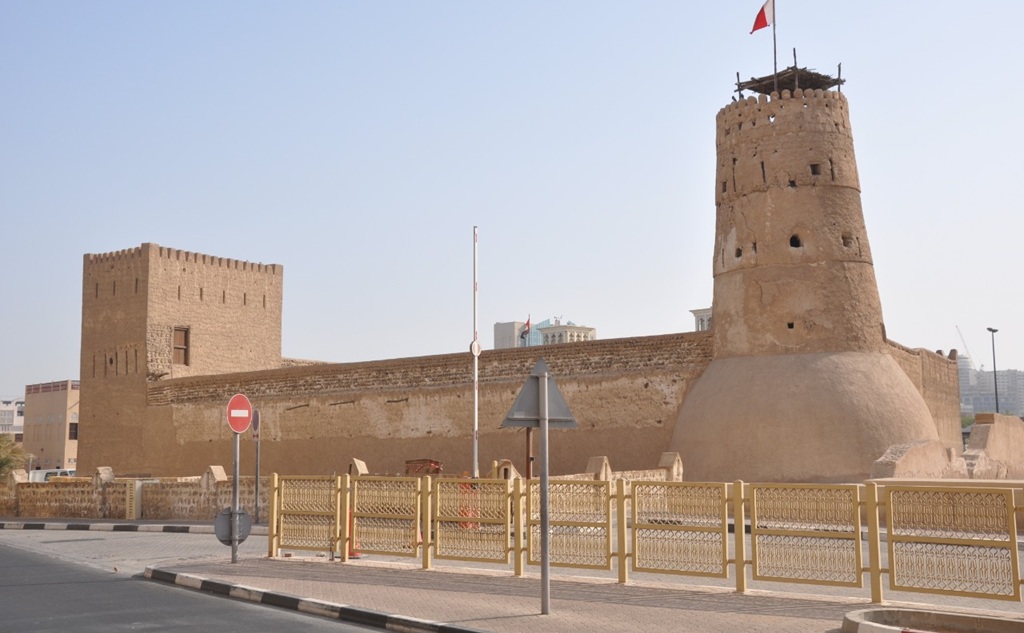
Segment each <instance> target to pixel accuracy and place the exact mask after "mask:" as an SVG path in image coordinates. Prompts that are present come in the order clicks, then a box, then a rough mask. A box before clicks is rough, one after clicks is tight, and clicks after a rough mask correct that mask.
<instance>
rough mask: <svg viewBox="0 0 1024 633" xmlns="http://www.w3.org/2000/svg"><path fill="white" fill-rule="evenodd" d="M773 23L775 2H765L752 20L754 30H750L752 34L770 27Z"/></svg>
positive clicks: (770, 0)
mask: <svg viewBox="0 0 1024 633" xmlns="http://www.w3.org/2000/svg"><path fill="white" fill-rule="evenodd" d="M774 22H775V0H767V2H765V3H764V6H762V7H761V10H760V11H758V12H757V17H756V18H754V28H752V29H750V32H751V33H753V32H754V31H757V30H759V29H763V28H765V27H768V26H771V25H772V24H773V23H774Z"/></svg>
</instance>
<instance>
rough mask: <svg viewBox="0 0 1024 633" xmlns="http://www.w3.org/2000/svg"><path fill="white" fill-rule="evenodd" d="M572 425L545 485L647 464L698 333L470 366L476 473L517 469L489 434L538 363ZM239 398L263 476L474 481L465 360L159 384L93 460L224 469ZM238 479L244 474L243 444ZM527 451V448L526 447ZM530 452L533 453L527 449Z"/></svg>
mask: <svg viewBox="0 0 1024 633" xmlns="http://www.w3.org/2000/svg"><path fill="white" fill-rule="evenodd" d="M541 357H543V358H544V359H545V361H546V362H547V364H548V366H549V367H550V369H551V372H552V375H553V376H554V377H555V379H556V381H557V383H558V385H559V387H560V389H561V391H562V393H563V395H564V396H565V398H566V401H567V402H568V404H569V406H570V408H571V409H572V411H573V413H574V415H575V416H576V418H577V420H578V421H579V424H580V429H579V430H576V431H558V432H553V433H552V441H551V464H552V472H553V473H555V474H557V473H565V472H579V471H580V470H581V469H582V468H583V466H584V465H585V464H586V459H587V458H588V456H590V455H596V454H601V455H608V456H609V458H610V459H612V460H613V462H614V463H616V464H621V465H622V467H623V468H625V469H632V468H645V467H649V466H650V464H651V463H657V460H658V457H659V456H660V455H661V453H662V452H663V451H665V450H667V448H666V447H667V445H668V441H669V438H670V437H671V434H672V427H673V424H674V420H675V418H676V415H677V412H678V409H679V407H680V405H681V403H682V401H683V398H684V397H685V394H686V391H687V389H688V387H689V385H690V383H691V382H692V381H693V380H694V379H695V378H696V377H697V376H699V375H700V373H701V371H703V368H704V367H705V366H706V365H707V363H708V362H709V361H710V357H711V336H710V334H709V333H708V332H698V333H688V334H672V335H664V336H651V337H640V338H630V339H614V340H603V341H589V342H581V343H571V344H564V345H553V346H544V347H535V348H520V349H509V350H493V351H486V352H484V353H483V354H482V355H481V357H480V364H479V365H480V417H479V420H480V423H479V424H480V440H479V448H480V451H479V455H480V464H481V465H482V467H485V466H486V465H487V464H490V463H491V462H492V461H494V460H499V459H503V458H509V459H512V460H513V462H514V463H515V465H516V467H517V468H519V469H520V470H525V466H526V464H525V453H526V446H525V432H524V431H523V430H522V429H518V430H501V429H499V426H500V425H501V422H502V421H503V420H504V417H505V415H506V414H507V413H508V411H509V409H510V408H511V406H512V402H513V401H514V399H515V397H516V394H518V393H519V390H520V388H521V387H522V384H523V382H524V381H525V380H526V378H527V376H528V375H529V373H530V371H531V370H532V369H533V366H534V365H535V363H536V362H537V360H538V359H539V358H541ZM234 393H245V394H246V395H248V396H249V398H250V399H251V400H252V402H253V405H254V406H255V407H257V408H259V409H260V412H261V420H262V425H261V433H262V442H263V443H262V449H261V450H262V460H263V469H264V471H265V472H270V471H276V472H280V473H281V474H334V473H342V472H346V471H347V469H348V465H349V463H350V462H351V459H352V458H359V459H362V460H364V461H366V462H367V463H368V464H369V467H370V470H371V472H376V473H401V472H403V471H404V464H405V461H407V460H412V459H422V458H431V459H438V460H440V461H442V462H443V463H444V464H445V472H446V473H449V474H457V473H460V472H463V471H466V472H471V471H472V465H471V463H470V461H471V460H470V457H471V454H472V419H473V408H472V401H473V397H472V359H471V356H470V355H469V354H468V353H465V354H451V355H445V356H432V357H423V358H410V359H399V360H389V361H380V362H369V363H352V364H343V365H308V366H295V367H288V368H284V369H277V370H270V371H260V372H249V373H242V374H223V375H214V376H202V377H190V378H181V379H174V380H160V381H158V382H152V383H149V385H148V393H147V397H148V406H147V407H146V408H145V410H144V412H143V415H142V416H140V417H139V419H138V420H136V421H135V424H137V425H138V428H139V433H140V434H141V441H140V442H139V443H138V445H137V446H136V447H134V448H133V451H132V454H131V455H126V454H125V453H124V452H119V451H111V452H106V453H103V454H99V455H93V456H90V458H89V461H90V463H92V464H109V465H111V466H113V467H114V469H115V471H116V472H126V469H127V470H130V471H131V472H133V473H134V474H137V475H159V476H170V475H182V474H188V473H194V472H197V471H201V470H202V469H203V468H204V467H205V465H206V464H211V463H224V462H225V461H227V460H229V459H230V456H231V454H232V453H231V451H232V449H231V441H232V433H231V431H230V429H229V428H228V426H227V424H226V421H225V419H224V408H225V406H226V404H227V401H228V399H229V398H230V397H231V395H233V394H234ZM243 439H244V440H245V441H244V442H243V446H242V466H241V468H242V474H243V475H251V474H253V468H254V466H253V463H254V459H253V454H254V451H255V447H254V445H253V443H252V441H251V439H250V437H249V434H246V435H245V437H244V438H243ZM536 441H537V440H536V439H535V442H536ZM535 452H536V450H535Z"/></svg>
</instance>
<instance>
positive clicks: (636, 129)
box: [0, 0, 1024, 397]
mask: <svg viewBox="0 0 1024 633" xmlns="http://www.w3.org/2000/svg"><path fill="white" fill-rule="evenodd" d="M760 6H761V0H743V1H738V0H731V1H729V2H706V3H697V2H681V1H679V0H628V1H627V0H617V1H614V2H612V1H605V0H558V1H556V2H552V1H551V0H544V1H540V0H516V1H515V2H512V1H506V2H498V1H488V2H481V1H479V0H458V1H457V0H435V1H430V2H428V1H414V0H407V1H405V2H397V1H386V0H362V1H344V0H330V1H314V0H300V1H295V2H285V1H283V0H281V1H260V0H245V1H237V2H236V1H227V0H222V1H217V0H214V1H210V0H202V1H190V0H175V1H174V2H155V1H151V2H140V1H137V0H131V1H103V0H94V1H91V2H82V1H80V0H74V1H54V0H33V1H32V2H25V1H22V0H0V85H2V94H3V98H2V99H0V235H2V237H3V240H2V244H3V246H2V247H0V281H2V283H0V293H2V294H0V296H2V297H3V298H4V301H3V309H2V310H0V331H2V332H3V338H2V348H0V357H2V358H3V361H2V364H0V397H15V396H20V395H21V394H23V392H24V391H23V390H24V385H26V384H31V383H36V382H44V381H49V380H60V379H67V378H77V377H78V372H79V343H80V334H81V283H82V281H81V280H82V255H83V254H84V253H103V252H108V251H114V250H119V249H123V248H130V247H134V246H138V245H139V244H141V243H143V242H155V243H158V244H161V245H163V246H170V247H173V248H180V249H184V250H189V251H195V252H200V253H206V254H211V255H217V256H221V257H230V258H236V259H245V260H249V261H254V262H262V263H278V264H283V265H284V269H285V277H284V283H285V304H284V332H283V347H284V349H283V353H284V355H285V356H287V357H293V358H309V359H317V360H325V361H334V362H349V361H363V360H375V359H382V358H395V357H406V356H421V355H430V354H443V353H452V352H462V351H465V350H466V349H468V345H469V342H470V341H471V340H472V296H473V295H472V252H473V245H472V232H473V226H474V225H478V226H479V227H480V228H479V231H480V247H479V248H480V255H479V274H480V295H479V298H480V302H479V306H480V312H479V314H480V338H481V342H482V343H483V346H484V348H485V349H486V348H489V347H491V343H492V339H493V334H492V332H493V324H494V323H495V322H501V321H513V320H520V321H523V320H525V319H526V317H527V316H528V315H530V316H531V317H532V319H533V321H534V322H535V323H536V322H537V321H540V320H543V319H545V318H551V317H556V316H562V317H564V318H565V319H571V320H573V321H574V322H576V323H578V324H581V325H587V326H592V327H595V328H597V333H598V336H599V338H617V337H628V336H641V335H653V334H663V333H670V332H680V331H689V330H691V329H693V319H692V316H691V315H690V313H689V310H691V309H695V308H702V307H706V306H709V305H710V304H711V293H712V278H711V261H712V246H713V239H714V218H715V206H714V185H715V183H714V180H715V177H714V169H715V146H714V131H715V115H716V113H717V112H718V110H719V109H720V108H721V107H723V106H724V105H726V104H727V103H729V101H730V98H731V96H732V94H733V92H732V91H733V88H734V84H735V81H736V73H737V72H739V73H740V75H741V76H742V77H743V78H744V79H746V78H749V77H751V76H754V75H763V74H768V73H770V72H771V65H772V58H771V56H772V36H771V30H770V29H766V30H762V31H759V32H757V33H755V34H753V35H751V34H749V31H750V28H751V25H752V23H753V21H754V16H755V14H756V13H757V11H758V9H759V8H760ZM776 14H777V19H778V41H779V62H780V66H786V65H789V64H791V63H792V54H793V53H792V50H793V47H796V48H797V55H798V61H799V64H800V65H801V66H806V67H809V68H814V69H817V70H819V71H822V72H828V73H834V72H835V70H836V65H837V64H839V63H842V75H843V77H844V78H846V79H848V83H847V84H846V86H845V87H844V89H843V90H844V93H845V94H846V95H847V96H848V97H849V99H850V110H851V120H852V124H853V132H854V137H855V147H856V151H857V158H858V163H859V170H860V180H861V189H862V191H863V198H862V199H863V205H864V216H865V220H866V223H867V228H868V235H869V238H870V241H871V247H872V251H873V255H874V262H875V270H876V275H877V278H878V284H879V291H880V294H881V298H882V308H883V313H884V316H885V321H886V325H887V330H888V334H889V336H890V338H892V339H893V340H896V341H898V342H900V343H902V344H904V345H908V346H910V347H924V348H928V349H933V350H934V349H943V350H949V349H950V348H953V347H956V348H959V349H961V350H962V348H963V343H961V341H960V339H959V337H958V334H957V330H956V328H957V326H959V328H960V330H961V331H962V332H963V335H964V338H965V339H966V342H967V345H968V346H969V348H970V351H971V352H973V356H974V357H975V361H976V363H978V364H984V365H985V367H986V368H987V369H991V358H992V356H991V351H992V350H991V339H990V337H989V334H988V332H987V331H986V330H985V328H986V327H989V326H992V327H996V328H999V330H1000V332H999V334H998V335H997V337H996V345H997V354H998V359H997V360H998V366H999V367H1000V368H1004V369H1008V368H1019V369H1024V320H1022V315H1024V298H1022V284H1021V274H1020V271H1021V260H1022V256H1021V253H1022V248H1021V243H1022V236H1024V208H1022V206H1024V205H1022V203H1021V185H1022V183H1024V131H1022V127H1024V123H1022V121H1021V115H1020V113H1021V108H1022V107H1024V106H1022V104H1024V88H1022V82H1021V81H1020V78H1019V77H1018V76H1017V73H1019V72H1020V65H1021V61H1022V60H1024V37H1021V35H1020V25H1021V24H1022V23H1024V3H1017V2H1008V1H1006V0H1003V1H987V0H978V1H976V2H972V3H963V2H956V3H954V2H951V1H949V2H946V1H932V2H929V3H926V4H925V3H918V2H892V1H891V0H885V1H883V0H862V1H859V2H842V3H839V2H827V3H823V2H820V1H811V0H778V6H777V9H776Z"/></svg>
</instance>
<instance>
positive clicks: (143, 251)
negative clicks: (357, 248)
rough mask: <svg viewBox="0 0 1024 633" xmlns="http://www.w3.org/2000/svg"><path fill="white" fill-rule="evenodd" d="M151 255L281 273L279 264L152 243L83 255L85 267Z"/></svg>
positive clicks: (250, 270) (224, 267)
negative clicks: (262, 262)
mask: <svg viewBox="0 0 1024 633" xmlns="http://www.w3.org/2000/svg"><path fill="white" fill-rule="evenodd" d="M151 254H153V255H155V256H156V257H157V258H159V259H166V260H175V261H180V262H185V263H192V264H202V265H204V266H210V267H213V268H222V269H231V270H242V271H248V272H255V273H266V274H268V275H277V274H279V273H280V272H281V268H282V267H281V265H280V264H261V263H256V262H249V261H245V260H242V259H231V258H229V257H216V256H213V255H205V254H203V253H193V252H192V251H184V250H180V249H177V248H169V247H166V246H160V245H159V244H154V243H152V242H146V243H144V244H142V245H141V246H136V247H135V248H125V249H122V250H119V251H112V252H109V253H88V254H86V255H85V265H86V266H89V265H92V264H114V265H117V264H123V263H129V264H130V263H135V262H136V261H139V260H143V259H145V258H147V257H149V256H150V255H151Z"/></svg>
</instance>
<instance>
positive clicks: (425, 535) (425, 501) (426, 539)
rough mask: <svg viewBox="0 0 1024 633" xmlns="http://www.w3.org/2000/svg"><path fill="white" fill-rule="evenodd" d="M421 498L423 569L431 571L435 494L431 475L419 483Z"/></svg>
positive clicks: (421, 479)
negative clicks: (433, 497)
mask: <svg viewBox="0 0 1024 633" xmlns="http://www.w3.org/2000/svg"><path fill="white" fill-rule="evenodd" d="M418 488H419V497H420V504H419V507H420V514H421V516H422V520H421V524H422V526H423V527H422V528H420V542H421V543H422V545H423V569H430V546H431V541H432V539H431V538H430V534H431V532H430V528H431V526H432V525H433V517H432V516H431V504H430V497H431V494H432V493H433V488H432V487H431V483H430V475H424V476H423V477H421V478H420V482H419V486H418Z"/></svg>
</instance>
